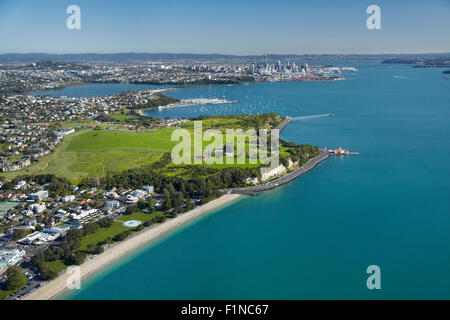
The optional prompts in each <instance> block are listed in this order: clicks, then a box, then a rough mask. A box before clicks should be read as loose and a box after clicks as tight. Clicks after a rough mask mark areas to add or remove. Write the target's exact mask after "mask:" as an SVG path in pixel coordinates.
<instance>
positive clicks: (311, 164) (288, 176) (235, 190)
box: [220, 148, 329, 193]
mask: <svg viewBox="0 0 450 320" xmlns="http://www.w3.org/2000/svg"><path fill="white" fill-rule="evenodd" d="M319 151H320V155H318V156H317V157H315V158H313V159H311V160H309V161H308V162H307V163H305V164H304V165H303V166H302V167H300V168H298V169H297V170H295V171H292V172H290V173H288V174H286V175H284V176H283V177H281V178H278V179H275V180H272V181H269V182H267V183H266V184H262V185H259V186H252V187H244V188H233V189H221V190H220V191H222V192H224V193H252V192H260V191H265V190H270V189H274V188H276V187H279V186H281V185H283V184H285V183H288V182H290V181H292V180H294V179H296V178H298V177H300V176H301V175H302V174H305V173H306V172H308V171H309V170H311V169H313V168H314V167H315V166H317V165H318V164H319V163H320V162H322V161H324V160H325V159H327V158H328V157H329V155H328V152H327V151H326V150H325V149H322V148H320V149H319Z"/></svg>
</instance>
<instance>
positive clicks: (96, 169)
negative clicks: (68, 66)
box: [0, 114, 261, 184]
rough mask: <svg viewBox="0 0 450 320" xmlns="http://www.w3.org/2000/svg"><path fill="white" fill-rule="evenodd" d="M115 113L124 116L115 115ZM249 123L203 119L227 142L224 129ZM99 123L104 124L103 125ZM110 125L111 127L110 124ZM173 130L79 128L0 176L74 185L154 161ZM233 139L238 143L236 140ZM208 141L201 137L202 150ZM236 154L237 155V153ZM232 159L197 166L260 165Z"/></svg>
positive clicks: (168, 143)
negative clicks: (49, 177) (48, 178)
mask: <svg viewBox="0 0 450 320" xmlns="http://www.w3.org/2000/svg"><path fill="white" fill-rule="evenodd" d="M115 116H119V117H122V116H126V115H122V114H118V115H115ZM91 122H92V121H91ZM87 124H88V121H87V120H86V121H73V122H71V123H64V124H63V126H69V127H70V126H72V127H73V126H76V125H87ZM249 125H250V126H251V125H252V116H241V118H226V117H218V118H208V119H204V120H202V127H203V128H202V129H203V132H204V131H205V130H207V129H211V128H216V129H218V130H220V131H221V132H222V135H223V143H225V142H226V139H225V133H226V129H238V128H244V130H245V128H246V126H249ZM102 126H103V127H104V126H106V124H103V125H102ZM102 126H100V127H102ZM109 127H111V126H110V125H109ZM183 128H185V129H187V130H188V131H189V132H190V133H191V142H192V143H191V146H192V149H191V150H192V151H191V152H192V154H193V151H194V150H193V141H194V139H193V137H194V133H193V129H194V123H193V121H189V122H186V123H184V124H183ZM175 129H176V128H161V129H155V130H153V131H150V132H148V131H147V132H136V131H130V130H122V129H111V130H110V129H105V130H92V129H82V130H79V131H76V132H75V133H73V134H71V135H69V136H67V137H65V138H64V139H63V141H62V142H61V144H60V145H59V146H58V147H57V148H56V149H55V150H54V151H53V152H52V153H51V154H49V155H48V156H45V157H43V158H41V159H39V161H38V162H35V163H33V164H32V165H31V166H29V167H27V168H25V169H22V170H19V171H14V172H4V173H1V174H0V175H2V176H5V177H8V178H14V177H16V176H19V175H34V174H55V175H57V176H60V177H65V178H67V179H68V180H69V181H70V182H72V183H74V184H77V183H79V182H80V181H81V180H82V179H83V178H85V177H91V176H94V175H98V176H100V177H101V176H104V175H105V174H106V173H107V172H121V171H124V170H128V169H132V168H136V167H141V166H144V165H147V164H151V163H153V162H155V161H157V160H158V159H160V157H161V156H162V155H163V154H164V153H166V152H171V150H172V148H173V147H174V146H175V145H176V144H178V141H171V135H172V133H173V131H174V130H175ZM235 141H236V143H237V144H239V142H238V139H236V140H235ZM211 142H212V141H208V140H205V139H204V141H203V149H205V148H206V147H207V146H208V145H210V143H211ZM245 144H246V149H247V148H248V143H247V142H245ZM235 155H236V156H237V154H236V153H235ZM234 160H235V161H234V163H233V164H227V163H226V159H225V158H224V161H223V164H207V163H205V161H203V163H201V164H199V165H200V166H207V167H211V168H215V169H221V168H225V167H257V166H259V165H260V164H261V163H260V161H259V159H258V162H257V163H256V164H253V163H250V159H248V157H246V159H245V163H243V164H241V163H237V159H234ZM182 166H183V165H182ZM173 167H177V165H175V164H169V165H168V166H167V167H166V168H164V169H163V170H162V172H163V173H164V174H167V175H175V174H181V175H182V176H183V175H184V176H186V177H187V176H189V171H190V170H186V168H173ZM183 173H184V174H183Z"/></svg>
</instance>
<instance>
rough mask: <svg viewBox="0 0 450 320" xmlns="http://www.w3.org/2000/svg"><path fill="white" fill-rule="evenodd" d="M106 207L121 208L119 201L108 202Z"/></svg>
mask: <svg viewBox="0 0 450 320" xmlns="http://www.w3.org/2000/svg"><path fill="white" fill-rule="evenodd" d="M106 207H107V208H111V209H117V208H119V207H120V202H119V201H117V200H109V201H106Z"/></svg>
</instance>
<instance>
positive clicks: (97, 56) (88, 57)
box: [0, 52, 450, 63]
mask: <svg viewBox="0 0 450 320" xmlns="http://www.w3.org/2000/svg"><path fill="white" fill-rule="evenodd" d="M445 55H447V56H450V54H448V53H446V54H422V55H417V54H415V55H414V54H409V55H408V54H305V55H293V54H292V55H289V54H287V55H279V54H267V60H270V61H273V60H288V59H289V60H327V61H333V60H361V59H367V60H386V59H398V58H405V59H411V58H417V57H425V58H432V57H442V56H445ZM265 59H266V55H246V56H237V55H227V54H195V53H133V52H130V53H80V54H48V53H6V54H0V63H32V62H38V61H42V60H49V61H50V60H53V61H61V62H112V63H132V62H145V61H151V62H175V61H177V62H255V61H257V62H263V61H265Z"/></svg>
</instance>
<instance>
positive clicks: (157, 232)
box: [23, 194, 241, 300]
mask: <svg viewBox="0 0 450 320" xmlns="http://www.w3.org/2000/svg"><path fill="white" fill-rule="evenodd" d="M239 197H241V195H237V194H227V195H223V196H221V197H220V198H218V199H215V200H212V201H210V202H208V203H206V204H204V205H202V206H199V207H197V208H195V209H193V210H191V211H188V212H185V213H183V214H180V215H179V216H177V217H176V218H173V219H170V220H167V221H165V222H163V223H162V224H158V225H155V226H154V227H150V228H148V229H144V230H143V231H141V232H139V233H137V234H136V235H134V236H132V237H130V238H128V239H126V240H125V241H122V242H119V243H117V244H115V245H113V246H111V247H110V248H108V249H106V250H105V252H103V253H102V254H99V255H96V256H90V257H88V258H87V260H86V261H85V262H84V263H83V264H82V265H81V266H80V273H81V279H86V278H87V277H89V276H91V275H93V274H94V273H97V272H99V271H101V269H103V268H105V267H107V266H108V265H110V264H111V263H113V262H116V261H117V260H119V259H122V258H123V257H125V256H126V255H127V254H129V253H131V252H133V251H135V250H136V249H138V248H140V247H142V246H143V245H146V244H148V243H149V242H151V241H153V240H156V239H158V238H160V237H162V236H164V235H166V234H168V233H170V232H172V231H174V230H176V229H178V228H180V227H182V226H183V225H185V224H187V223H189V222H192V221H194V220H195V219H197V218H199V217H201V216H203V215H205V214H207V213H209V212H211V211H214V210H217V209H219V208H221V207H223V206H225V205H227V204H229V203H231V202H233V201H235V200H237V199H238V198H239ZM71 276H72V274H70V273H68V272H66V271H63V272H62V273H61V274H60V275H59V276H58V277H57V278H55V279H53V280H51V281H50V282H48V283H46V284H45V285H44V286H42V287H40V288H39V289H37V290H36V291H34V292H32V293H30V294H28V295H27V296H25V297H24V298H23V300H50V299H54V298H56V297H58V296H60V295H61V294H62V293H63V292H65V291H66V290H68V289H67V281H68V280H69V279H70V277H71Z"/></svg>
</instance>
